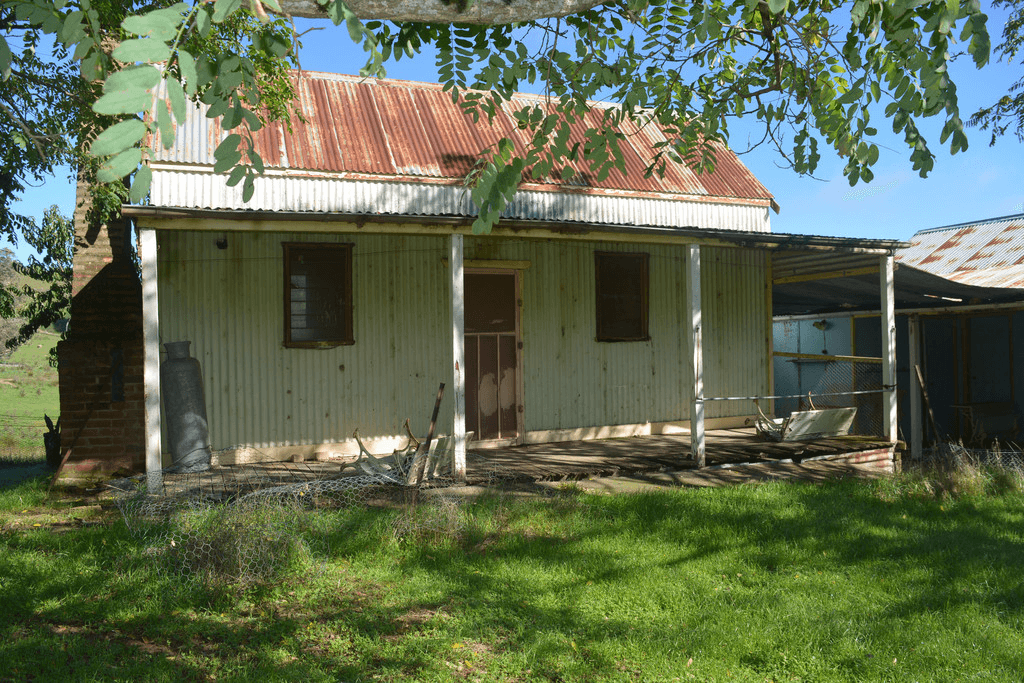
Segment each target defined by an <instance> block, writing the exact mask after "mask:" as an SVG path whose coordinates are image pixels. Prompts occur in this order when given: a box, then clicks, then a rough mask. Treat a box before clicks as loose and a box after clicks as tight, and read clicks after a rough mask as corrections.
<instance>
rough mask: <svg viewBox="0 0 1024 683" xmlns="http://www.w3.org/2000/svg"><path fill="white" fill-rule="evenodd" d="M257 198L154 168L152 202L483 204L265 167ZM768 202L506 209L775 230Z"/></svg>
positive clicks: (551, 195)
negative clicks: (283, 173) (245, 199)
mask: <svg viewBox="0 0 1024 683" xmlns="http://www.w3.org/2000/svg"><path fill="white" fill-rule="evenodd" d="M255 187H256V190H255V194H253V197H252V199H250V200H249V201H248V202H243V201H242V186H241V185H236V186H235V187H228V185H227V176H225V175H212V174H210V173H209V172H204V171H202V170H200V169H188V170H180V169H178V170H168V169H156V170H155V171H154V172H153V185H152V193H151V197H150V201H151V202H152V204H153V205H154V206H184V207H193V208H211V209H247V210H252V211H311V212H313V211H316V212H328V211H337V212H341V213H368V214H378V215H379V214H394V215H403V216H410V215H419V216H475V215H476V214H477V208H476V206H475V205H474V204H473V202H472V200H471V198H470V195H469V192H468V191H467V190H466V188H465V187H463V186H461V185H457V186H451V185H427V184H424V183H400V182H393V181H392V182H372V181H359V182H355V181H351V182H342V181H339V180H338V179H337V178H333V177H327V178H323V177H316V176H312V177H307V176H297V177H295V176H281V175H273V174H269V173H268V174H267V175H263V176H260V177H259V178H257V179H256V186H255ZM770 214H771V210H770V209H769V208H768V206H767V205H764V206H757V205H751V204H749V203H747V204H743V203H730V202H727V201H685V202H684V201H679V200H678V199H668V198H660V199H652V198H643V197H631V196H615V197H607V196H601V195H588V194H572V193H561V192H537V191H530V190H520V191H519V192H517V193H516V195H515V197H513V199H512V201H511V202H509V204H508V206H507V207H506V208H505V210H504V211H503V212H502V216H504V217H506V218H522V219H528V220H543V221H577V222H589V223H595V224H600V223H608V224H617V225H649V226H661V227H678V226H697V225H699V226H702V227H705V228H710V229H716V230H744V231H749V232H765V233H767V232H771V219H770Z"/></svg>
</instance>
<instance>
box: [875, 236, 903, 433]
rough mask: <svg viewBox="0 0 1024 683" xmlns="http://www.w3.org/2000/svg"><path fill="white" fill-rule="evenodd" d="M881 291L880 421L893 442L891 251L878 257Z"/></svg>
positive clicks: (892, 291) (894, 378)
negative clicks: (881, 389)
mask: <svg viewBox="0 0 1024 683" xmlns="http://www.w3.org/2000/svg"><path fill="white" fill-rule="evenodd" d="M879 266H880V267H879V271H880V273H881V277H880V284H881V290H882V320H881V322H882V326H881V327H882V388H883V389H884V390H885V391H884V393H883V394H882V421H883V423H884V425H883V428H884V429H885V438H886V439H888V440H889V442H890V443H896V440H897V437H898V435H899V426H898V424H897V421H896V305H895V302H894V298H895V288H894V284H893V271H894V270H895V267H894V264H893V256H892V254H887V255H885V256H882V257H881V263H880V264H879Z"/></svg>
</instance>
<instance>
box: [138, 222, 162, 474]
mask: <svg viewBox="0 0 1024 683" xmlns="http://www.w3.org/2000/svg"><path fill="white" fill-rule="evenodd" d="M139 261H140V264H141V266H142V343H143V370H142V376H143V382H144V384H145V387H146V391H145V400H146V484H147V486H148V488H149V490H150V491H151V492H156V491H159V490H160V489H161V488H162V486H163V472H162V470H163V463H162V462H161V458H160V315H159V314H160V311H159V300H158V298H157V270H156V230H154V229H153V228H140V229H139Z"/></svg>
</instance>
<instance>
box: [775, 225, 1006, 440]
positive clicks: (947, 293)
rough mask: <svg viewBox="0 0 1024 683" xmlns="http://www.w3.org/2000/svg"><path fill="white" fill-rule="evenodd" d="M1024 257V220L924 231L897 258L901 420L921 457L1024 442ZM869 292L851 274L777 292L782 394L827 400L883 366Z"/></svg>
mask: <svg viewBox="0 0 1024 683" xmlns="http://www.w3.org/2000/svg"><path fill="white" fill-rule="evenodd" d="M1022 246H1024V214H1016V215H1011V216H1002V217H998V218H992V219H987V220H981V221H974V222H970V223H960V224H956V225H949V226H944V227H940V228H933V229H929V230H922V231H921V232H919V233H917V234H916V235H914V237H913V238H912V239H911V241H910V244H909V245H908V246H906V247H904V248H901V249H899V250H898V251H897V252H896V272H895V306H896V313H897V327H896V329H897V354H896V358H897V379H898V390H899V393H900V396H901V397H906V399H907V400H901V402H900V405H901V406H903V410H902V411H901V413H900V416H899V420H900V428H901V431H902V433H903V434H904V438H905V439H906V440H907V441H908V442H909V443H910V445H911V449H912V451H913V452H914V453H915V454H917V455H919V454H920V452H921V450H922V448H924V447H927V446H928V445H931V444H934V443H935V442H937V441H942V440H953V441H962V442H963V443H965V444H967V445H969V446H979V447H981V446H990V445H991V444H992V443H993V442H994V441H995V440H997V439H998V440H999V441H1001V442H1002V443H1003V444H1006V443H1007V442H1011V443H1017V444H1019V443H1020V442H1021V438H1022V437H1024V434H1022V430H1024V355H1022V353H1024V352H1022V350H1021V349H1022V348H1024V346H1022V344H1024V341H1022V340H1024V249H1022ZM868 277H870V276H868ZM868 287H869V282H868V281H867V280H866V279H865V278H864V276H863V275H860V276H858V275H857V274H849V273H847V274H845V275H844V274H843V273H836V276H835V277H833V278H831V279H830V280H829V281H828V282H827V283H825V284H824V285H823V286H822V285H820V283H819V285H818V286H816V287H815V288H814V289H815V291H814V292H809V291H805V289H806V288H804V287H801V286H797V285H792V284H787V283H779V284H776V286H775V288H774V295H773V298H774V299H775V312H776V317H775V326H774V327H775V357H776V358H775V367H776V370H775V378H776V391H777V392H778V393H780V394H805V393H806V392H808V391H810V392H812V393H818V392H820V391H821V390H822V389H823V388H828V387H834V386H835V385H834V384H830V383H829V379H828V378H829V377H834V376H836V375H837V374H838V375H844V376H845V377H849V378H851V379H850V380H849V382H850V383H853V384H855V383H856V378H857V377H861V378H863V377H865V374H866V373H865V372H864V371H863V370H865V369H868V370H870V368H871V367H873V364H877V363H878V362H879V361H878V358H879V356H880V355H881V353H880V352H881V350H880V349H879V347H878V345H877V329H878V319H879V318H878V312H877V309H876V308H875V307H874V303H873V299H872V298H871V297H870V296H865V295H864V293H863V292H864V290H865V288H868ZM797 301H802V302H803V304H804V306H805V308H804V309H803V310H801V309H800V306H799V305H798V304H796V302H797ZM780 313H781V315H780ZM819 349H822V350H820V351H819ZM814 356H817V358H816V359H815V358H814ZM836 356H850V357H853V359H851V360H843V359H842V358H835V357H836ZM858 359H859V360H858ZM851 368H852V369H854V370H855V371H854V372H851V371H850V369H851ZM919 374H920V376H919ZM779 407H780V408H781V409H782V410H783V412H784V411H785V410H787V409H796V408H798V407H799V404H798V402H797V401H791V402H790V403H788V404H784V405H780V406H779Z"/></svg>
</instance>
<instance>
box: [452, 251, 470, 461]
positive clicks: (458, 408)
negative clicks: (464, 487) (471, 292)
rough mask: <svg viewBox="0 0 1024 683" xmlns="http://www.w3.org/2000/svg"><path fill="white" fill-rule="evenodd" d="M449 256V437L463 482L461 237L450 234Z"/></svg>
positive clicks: (464, 397) (463, 362)
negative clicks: (452, 396) (452, 398)
mask: <svg viewBox="0 0 1024 683" xmlns="http://www.w3.org/2000/svg"><path fill="white" fill-rule="evenodd" d="M450 247H451V248H450V252H449V259H450V261H449V262H450V263H451V265H452V267H451V269H450V270H449V272H450V273H451V279H450V280H449V284H450V293H451V303H452V388H453V390H454V394H455V409H454V411H453V412H454V418H453V425H452V437H453V438H454V439H455V448H454V452H453V457H452V459H453V463H452V470H453V474H454V475H455V478H456V479H457V480H458V481H466V373H465V369H466V346H465V330H466V286H465V269H464V266H463V262H462V256H463V237H462V235H457V234H456V235H452V237H451V244H450Z"/></svg>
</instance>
